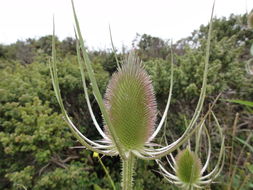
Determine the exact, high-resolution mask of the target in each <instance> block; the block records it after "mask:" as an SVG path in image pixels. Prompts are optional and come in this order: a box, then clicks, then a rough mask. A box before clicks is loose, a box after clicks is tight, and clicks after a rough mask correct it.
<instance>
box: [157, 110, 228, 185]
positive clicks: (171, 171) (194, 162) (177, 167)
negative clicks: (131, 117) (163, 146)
mask: <svg viewBox="0 0 253 190" xmlns="http://www.w3.org/2000/svg"><path fill="white" fill-rule="evenodd" d="M210 115H212V117H213V118H214V125H216V127H217V128H218V135H219V136H220V150H219V155H218V159H217V162H216V164H215V166H213V169H210V168H209V165H210V161H211V156H212V155H211V154H212V143H211V137H210V134H209V132H208V129H207V127H206V125H205V122H203V123H202V124H201V126H200V127H199V128H198V130H197V132H196V133H195V138H192V137H194V135H193V136H192V137H191V138H190V139H189V140H188V142H187V143H186V145H184V148H183V149H182V150H180V149H178V154H177V155H176V157H174V156H173V154H172V153H170V154H169V155H168V156H165V158H166V165H169V168H166V166H165V164H164V162H162V161H161V160H156V162H157V164H158V165H159V168H160V172H159V173H160V174H162V175H163V176H164V178H165V179H166V180H167V181H168V182H169V183H172V184H174V185H176V186H178V187H180V188H182V189H185V190H194V189H203V188H205V189H206V187H207V186H209V185H210V184H211V183H212V182H214V180H215V178H217V177H218V176H219V175H220V173H221V171H222V169H223V166H224V161H225V136H224V134H223V131H222V128H221V126H220V124H219V122H218V119H217V118H216V116H215V115H214V113H213V112H212V111H211V113H210ZM209 123H211V122H209ZM211 127H212V126H211ZM192 139H193V140H192ZM216 139H217V138H216ZM192 141H193V143H194V144H193V143H192ZM204 141H207V142H205V143H204ZM185 146H186V147H185ZM205 149H207V150H206V151H205ZM203 156H206V159H203V158H202V157H203ZM203 160H204V162H203V163H204V165H203V164H202V161H203ZM212 161H213V159H212Z"/></svg>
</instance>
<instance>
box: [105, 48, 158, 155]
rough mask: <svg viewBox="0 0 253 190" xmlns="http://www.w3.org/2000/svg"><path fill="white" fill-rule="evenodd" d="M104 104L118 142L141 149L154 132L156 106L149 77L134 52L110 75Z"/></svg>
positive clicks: (129, 148)
mask: <svg viewBox="0 0 253 190" xmlns="http://www.w3.org/2000/svg"><path fill="white" fill-rule="evenodd" d="M105 105H106V110H107V112H108V114H109V117H110V120H111V123H112V127H113V128H114V129H115V132H116V135H117V138H118V139H119V142H120V143H121V145H122V146H123V147H124V148H125V149H126V150H138V149H140V148H142V147H143V145H144V144H145V143H146V142H147V141H148V138H149V137H150V136H151V134H152V133H153V131H154V126H155V122H156V114H157V105H156V100H155V95H154V90H153V86H152V84H151V79H150V77H149V75H148V74H147V72H146V71H145V70H144V68H143V66H142V65H141V63H140V61H139V60H138V58H137V57H136V55H135V54H134V53H133V52H131V53H130V54H129V55H128V57H127V58H126V59H125V61H124V64H122V66H121V68H119V69H118V71H117V72H116V73H114V74H113V75H112V78H111V80H110V81H109V84H108V87H107V90H106V93H105ZM105 130H106V131H107V133H108V131H109V130H107V127H106V126H105ZM109 135H110V134H109Z"/></svg>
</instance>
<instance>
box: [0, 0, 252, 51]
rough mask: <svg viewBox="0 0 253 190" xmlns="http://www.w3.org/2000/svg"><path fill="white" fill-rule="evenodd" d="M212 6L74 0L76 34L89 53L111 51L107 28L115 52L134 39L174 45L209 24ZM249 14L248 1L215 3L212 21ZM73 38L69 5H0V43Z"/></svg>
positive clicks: (44, 0) (65, 0)
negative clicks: (78, 32) (51, 36)
mask: <svg viewBox="0 0 253 190" xmlns="http://www.w3.org/2000/svg"><path fill="white" fill-rule="evenodd" d="M212 3H213V0H75V6H76V11H77V14H78V18H79V22H80V25H81V30H82V33H83V35H84V38H85V40H86V42H87V45H88V47H89V48H91V49H92V48H95V49H97V48H100V49H105V48H110V47H111V45H110V38H109V30H108V25H109V24H110V25H111V28H112V33H113V40H114V43H115V45H116V46H117V47H118V48H120V47H122V45H123V44H124V45H126V46H128V47H131V42H132V40H133V39H134V37H135V36H136V33H139V34H144V33H146V34H150V35H152V36H156V37H160V38H162V39H171V38H173V40H174V41H175V40H178V39H180V38H183V37H187V36H189V35H190V34H191V32H192V31H193V30H194V29H198V28H199V26H200V25H201V24H207V23H208V21H209V18H210V13H211V7H212ZM252 8H253V0H216V7H215V15H216V16H218V17H221V16H226V17H228V16H229V15H230V14H231V13H234V14H244V13H245V12H246V10H248V11H250V10H251V9H252ZM53 14H54V15H55V22H56V35H57V36H58V37H59V38H60V39H61V40H62V39H64V38H65V37H67V36H71V37H73V36H74V32H73V23H74V21H73V14H72V9H71V2H70V0H0V43H2V44H9V43H13V42H15V41H16V40H18V39H19V40H25V39H27V38H39V37H41V36H44V35H48V34H52V17H53Z"/></svg>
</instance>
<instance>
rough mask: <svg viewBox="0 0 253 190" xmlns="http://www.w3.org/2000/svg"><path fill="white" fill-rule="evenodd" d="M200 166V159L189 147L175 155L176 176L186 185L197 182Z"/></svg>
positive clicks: (199, 175)
mask: <svg viewBox="0 0 253 190" xmlns="http://www.w3.org/2000/svg"><path fill="white" fill-rule="evenodd" d="M201 168H202V164H201V161H200V159H199V158H198V156H197V155H196V154H195V153H194V152H192V151H191V150H190V149H189V148H186V149H184V150H183V151H181V152H179V153H178V155H177V156H176V166H175V169H176V176H177V177H178V179H179V180H180V181H181V182H182V184H185V185H186V186H189V185H194V184H197V182H198V181H199V180H200V177H201Z"/></svg>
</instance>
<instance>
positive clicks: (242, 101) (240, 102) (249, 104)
mask: <svg viewBox="0 0 253 190" xmlns="http://www.w3.org/2000/svg"><path fill="white" fill-rule="evenodd" d="M225 101H227V102H231V103H237V104H241V105H244V106H249V107H253V102H251V101H246V100H225Z"/></svg>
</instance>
